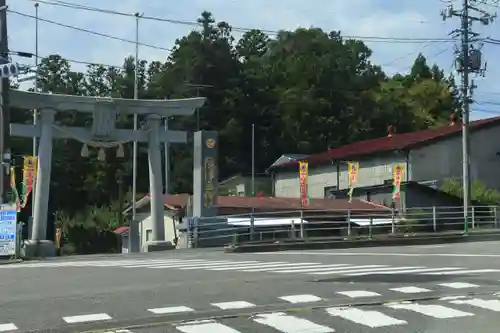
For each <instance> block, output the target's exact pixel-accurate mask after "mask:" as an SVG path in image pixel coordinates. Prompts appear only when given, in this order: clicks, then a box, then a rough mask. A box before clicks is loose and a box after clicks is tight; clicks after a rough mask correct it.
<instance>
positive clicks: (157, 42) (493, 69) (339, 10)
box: [7, 0, 500, 119]
mask: <svg viewBox="0 0 500 333" xmlns="http://www.w3.org/2000/svg"><path fill="white" fill-rule="evenodd" d="M47 2H58V1H55V0H47ZM59 2H61V1H59ZM65 2H67V3H73V4H78V5H85V6H90V7H98V8H102V9H109V10H114V11H120V12H125V13H130V14H134V13H136V12H138V13H140V14H144V15H145V16H154V17H159V18H166V19H173V20H180V21H193V22H194V21H196V19H197V18H198V17H199V16H200V14H201V12H203V11H204V10H207V11H209V12H211V13H212V14H213V15H214V17H215V19H216V21H226V22H228V23H229V24H230V25H232V26H234V27H244V28H259V29H263V30H273V31H275V30H283V29H285V30H290V29H295V28H298V27H306V28H308V27H319V28H322V29H323V30H326V31H331V30H337V31H338V30H340V31H341V32H342V34H343V35H346V36H359V37H360V39H363V38H362V37H373V36H376V37H391V38H393V37H398V38H399V37H402V38H447V37H448V34H449V33H450V32H451V31H453V30H454V29H457V28H458V27H459V24H460V21H459V18H457V17H453V18H450V19H447V20H446V21H443V19H442V17H441V15H440V12H441V10H442V9H443V8H445V7H446V6H447V5H449V4H450V3H451V4H453V5H454V6H455V8H457V9H458V8H459V6H460V3H459V1H452V2H450V1H445V0H419V1H415V0H349V1H345V0H308V1H301V0H273V1H265V0H252V1H243V0H183V1H166V0H148V1H144V0H142V1H141V0H106V1H103V0H65ZM488 2H489V5H485V6H483V7H482V8H483V9H485V10H488V11H490V12H491V13H494V11H495V9H496V10H498V11H500V7H495V5H494V4H493V3H494V2H495V0H488ZM7 4H8V6H9V10H11V11H16V12H19V13H23V14H28V15H32V16H34V15H35V7H34V5H35V1H32V0H7ZM496 6H498V5H496ZM39 17H40V18H41V19H47V20H51V21H55V22H58V23H62V24H65V25H71V26H75V27H78V28H83V29H87V30H91V31H94V32H98V33H101V34H107V35H112V36H115V37H119V38H122V39H127V40H130V41H133V40H135V18H133V17H126V16H119V15H109V14H103V13H96V12H90V11H84V10H75V9H70V8H64V7H59V6H54V5H50V4H47V3H40V4H39ZM499 25H500V22H493V24H491V25H489V26H484V27H483V26H481V25H480V24H475V26H474V31H477V32H480V33H481V36H482V37H491V38H496V39H500V26H499ZM192 29H196V27H193V26H186V25H181V24H174V23H166V22H159V21H153V20H141V21H140V23H139V38H140V41H141V43H144V44H150V45H153V46H157V47H158V48H152V47H146V46H141V47H140V51H139V58H140V59H144V60H148V61H152V60H158V61H163V60H165V59H166V57H167V56H168V51H167V50H166V49H169V48H171V47H172V46H173V45H174V43H175V40H176V39H177V38H180V37H182V36H184V35H186V34H188V33H189V32H190V31H191V30H192ZM8 35H9V48H10V49H11V50H13V51H24V52H32V53H34V52H35V42H36V38H35V19H34V18H29V17H24V16H21V15H19V14H16V13H13V12H9V13H8ZM239 36H240V34H239V33H235V37H236V38H238V37H239ZM38 42H39V54H40V55H41V56H46V55H49V54H59V55H61V56H62V57H64V58H66V59H69V60H75V61H83V62H92V63H101V64H105V65H116V66H119V65H121V64H122V63H123V59H124V58H125V57H127V56H129V55H133V54H134V52H135V45H134V44H133V43H128V42H123V41H117V40H112V39H109V38H105V37H102V36H97V35H94V34H90V33H86V32H81V31H76V30H73V29H70V28H67V27H61V26H58V25H55V24H50V23H46V22H40V23H39V38H38ZM366 43H367V44H368V45H369V46H370V48H371V49H372V50H373V56H372V61H373V62H374V63H376V64H380V65H382V66H383V68H384V70H385V71H386V73H388V74H394V73H398V72H399V73H404V72H407V71H408V70H409V69H410V67H411V65H412V63H413V61H414V59H415V57H416V56H417V55H418V53H419V52H421V53H423V54H424V55H425V56H426V57H427V59H428V61H429V62H430V63H437V64H438V65H439V66H440V67H441V68H442V69H444V70H445V71H446V72H447V73H450V72H453V73H456V72H455V71H454V67H453V62H454V61H453V59H454V55H453V52H454V43H449V42H448V43H447V42H439V43H387V42H384V43H381V42H370V41H368V40H367V41H366ZM482 51H483V54H484V58H485V59H486V60H487V61H488V60H489V61H488V66H487V72H486V76H485V77H474V82H475V84H476V85H477V86H478V87H477V89H476V90H475V95H474V100H475V101H476V103H475V104H474V105H473V106H472V113H471V118H472V119H480V118H486V117H494V116H500V80H497V78H498V77H499V76H500V63H497V62H496V61H495V60H496V59H498V58H499V55H500V45H491V44H485V45H484V47H483V48H482ZM14 61H18V62H20V63H23V64H33V63H34V60H30V59H25V58H15V57H14ZM72 66H73V68H74V69H75V70H82V71H83V70H85V65H81V64H78V63H75V62H74V63H72ZM29 84H30V83H24V84H23V87H25V86H26V85H29Z"/></svg>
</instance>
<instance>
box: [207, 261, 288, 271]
mask: <svg viewBox="0 0 500 333" xmlns="http://www.w3.org/2000/svg"><path fill="white" fill-rule="evenodd" d="M286 263H288V261H275V262H260V263H249V264H243V265H242V264H239V265H218V266H219V267H210V268H207V270H209V271H231V270H238V269H245V268H254V267H268V266H273V265H280V264H286Z"/></svg>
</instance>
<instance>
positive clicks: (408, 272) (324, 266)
mask: <svg viewBox="0 0 500 333" xmlns="http://www.w3.org/2000/svg"><path fill="white" fill-rule="evenodd" d="M499 259H500V242H484V243H468V244H463V243H462V244H450V245H434V246H412V247H389V248H370V249H367V248H364V249H352V250H348V249H347V250H328V251H303V252H280V253H261V254H226V253H223V252H222V251H221V250H205V249H204V250H186V251H170V252H163V253H152V254H140V255H127V256H121V255H115V256H85V257H73V258H58V259H53V260H46V261H41V262H28V263H22V264H14V265H3V266H0V277H1V279H0V293H1V295H2V297H0V332H4V331H8V330H15V331H17V332H22V331H44V330H45V331H50V332H85V331H96V330H102V332H121V333H130V332H132V333H136V332H185V333H237V332H248V333H261V332H262V333H266V332H285V333H304V332H315V333H322V332H333V330H335V332H371V331H374V332H389V333H390V332H427V333H434V332H436V333H438V332H478V328H480V331H481V332H482V333H489V332H498V324H500V317H499V316H498V312H500V296H498V295H500V285H499V280H500V260H499ZM497 292H499V294H498V295H497V294H496V293H497Z"/></svg>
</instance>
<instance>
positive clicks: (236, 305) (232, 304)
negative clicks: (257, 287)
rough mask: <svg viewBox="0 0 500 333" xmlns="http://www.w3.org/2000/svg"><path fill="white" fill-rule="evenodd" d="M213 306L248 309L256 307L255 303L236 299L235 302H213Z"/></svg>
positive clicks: (225, 308) (226, 308) (227, 308)
mask: <svg viewBox="0 0 500 333" xmlns="http://www.w3.org/2000/svg"><path fill="white" fill-rule="evenodd" d="M211 304H212V305H213V306H215V307H218V308H219V309H222V310H229V309H247V308H253V307H255V304H252V303H249V302H245V301H235V302H222V303H211Z"/></svg>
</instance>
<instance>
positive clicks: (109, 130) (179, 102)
mask: <svg viewBox="0 0 500 333" xmlns="http://www.w3.org/2000/svg"><path fill="white" fill-rule="evenodd" d="M204 103H205V98H204V97H197V98H188V99H175V100H133V99H124V98H108V97H88V96H72V95H59V94H47V93H36V92H27V91H20V90H11V92H10V104H11V107H15V108H20V109H27V110H35V109H36V110H38V111H39V112H40V118H41V119H40V120H41V121H40V122H39V123H38V124H37V125H22V124H11V125H10V131H11V136H18V137H26V138H32V137H38V138H39V148H38V172H37V179H36V191H35V200H34V205H35V209H34V216H33V230H32V233H31V239H30V241H29V243H28V244H26V254H28V253H36V254H38V255H51V254H52V253H54V245H53V244H52V242H50V241H48V240H47V232H46V231H47V213H48V212H47V210H48V200H49V190H50V173H51V164H52V140H54V139H76V140H78V141H80V142H82V143H84V144H89V145H91V146H97V147H104V148H110V147H119V146H121V145H123V144H124V143H127V142H131V141H138V142H147V143H148V154H149V186H150V194H151V218H152V221H153V228H152V243H153V244H155V245H161V244H162V243H164V242H165V225H164V217H163V209H164V208H163V207H164V202H163V193H162V183H163V182H162V180H163V179H162V168H161V147H160V144H161V143H165V142H169V143H185V142H186V141H187V135H186V132H183V131H170V130H168V131H165V130H164V129H163V128H161V127H160V121H161V119H162V118H164V117H171V116H190V115H192V114H193V113H194V111H195V110H196V109H197V108H199V107H201V106H202V105H203V104H204ZM67 111H78V112H85V113H92V114H93V126H92V128H91V129H87V128H83V127H68V126H59V125H57V124H56V123H54V116H55V114H56V112H67ZM120 113H126V114H138V115H142V116H146V119H147V128H144V129H139V130H137V131H134V130H130V129H117V128H116V127H115V123H116V120H117V116H118V114H120ZM134 204H135V203H134ZM134 222H135V221H134Z"/></svg>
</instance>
